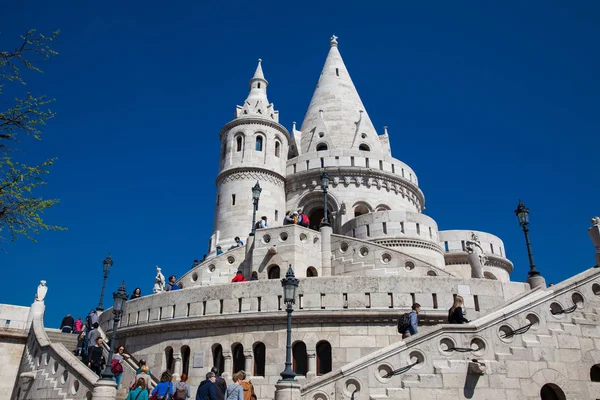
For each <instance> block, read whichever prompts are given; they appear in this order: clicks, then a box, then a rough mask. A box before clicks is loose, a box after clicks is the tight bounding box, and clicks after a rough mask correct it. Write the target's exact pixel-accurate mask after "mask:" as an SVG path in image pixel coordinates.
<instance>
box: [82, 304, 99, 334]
mask: <svg viewBox="0 0 600 400" xmlns="http://www.w3.org/2000/svg"><path fill="white" fill-rule="evenodd" d="M97 322H98V313H97V312H96V310H94V309H92V310H91V311H90V313H89V314H88V316H87V317H85V323H86V324H87V326H88V328H90V329H91V328H92V327H93V326H94V324H95V323H97Z"/></svg>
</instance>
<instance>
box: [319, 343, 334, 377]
mask: <svg viewBox="0 0 600 400" xmlns="http://www.w3.org/2000/svg"><path fill="white" fill-rule="evenodd" d="M329 372H331V345H330V344H329V342H328V341H326V340H323V341H321V342H319V343H317V375H325V374H327V373H329Z"/></svg>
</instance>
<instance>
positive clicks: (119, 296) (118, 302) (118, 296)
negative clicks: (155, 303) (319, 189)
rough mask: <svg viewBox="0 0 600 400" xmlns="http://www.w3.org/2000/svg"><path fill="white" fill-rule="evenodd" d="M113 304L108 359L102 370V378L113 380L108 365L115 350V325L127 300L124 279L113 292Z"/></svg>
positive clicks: (109, 365)
mask: <svg viewBox="0 0 600 400" xmlns="http://www.w3.org/2000/svg"><path fill="white" fill-rule="evenodd" d="M113 299H114V305H113V315H114V317H113V328H112V336H111V337H110V350H109V352H108V361H107V362H106V368H104V371H102V379H104V380H113V378H114V374H113V373H112V371H111V369H110V367H111V364H112V357H113V353H114V352H115V342H116V337H117V325H118V324H119V321H120V320H121V315H122V314H123V306H124V305H125V302H126V301H127V291H126V289H125V281H123V282H122V283H121V286H119V289H118V290H117V291H116V292H115V293H113Z"/></svg>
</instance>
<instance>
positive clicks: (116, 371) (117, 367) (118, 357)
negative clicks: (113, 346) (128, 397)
mask: <svg viewBox="0 0 600 400" xmlns="http://www.w3.org/2000/svg"><path fill="white" fill-rule="evenodd" d="M127 358H129V354H126V353H125V347H124V346H119V347H118V348H117V351H115V354H113V359H112V363H111V366H110V370H111V371H112V373H113V375H114V376H115V381H116V382H117V390H118V389H119V386H120V385H121V381H122V380H123V361H125V359H127Z"/></svg>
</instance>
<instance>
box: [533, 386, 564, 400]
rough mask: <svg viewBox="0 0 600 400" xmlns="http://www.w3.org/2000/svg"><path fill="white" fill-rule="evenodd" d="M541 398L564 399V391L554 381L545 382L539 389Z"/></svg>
mask: <svg viewBox="0 0 600 400" xmlns="http://www.w3.org/2000/svg"><path fill="white" fill-rule="evenodd" d="M540 398H541V399H542V400H566V399H567V396H565V392H563V391H562V389H561V388H559V387H558V385H555V384H554V383H546V384H545V385H544V386H542V389H541V390H540Z"/></svg>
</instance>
